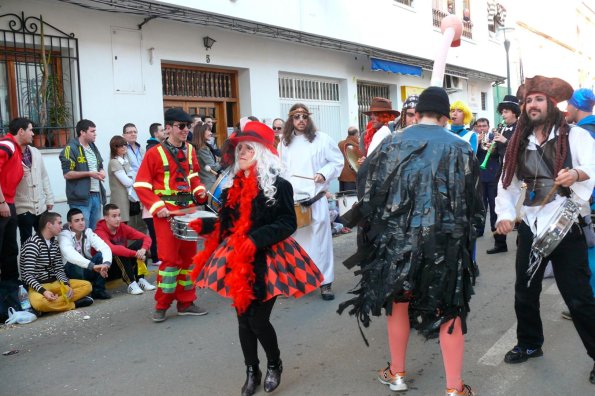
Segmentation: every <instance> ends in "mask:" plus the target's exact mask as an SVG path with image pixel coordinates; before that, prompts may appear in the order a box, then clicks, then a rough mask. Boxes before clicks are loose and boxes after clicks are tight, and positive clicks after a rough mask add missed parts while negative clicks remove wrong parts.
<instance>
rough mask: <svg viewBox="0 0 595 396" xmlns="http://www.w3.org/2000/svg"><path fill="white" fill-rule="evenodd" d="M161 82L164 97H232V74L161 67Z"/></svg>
mask: <svg viewBox="0 0 595 396" xmlns="http://www.w3.org/2000/svg"><path fill="white" fill-rule="evenodd" d="M161 80H162V83H163V96H165V97H171V96H177V97H194V98H232V97H233V92H234V83H233V73H225V72H220V71H207V70H196V69H191V68H184V67H162V68H161Z"/></svg>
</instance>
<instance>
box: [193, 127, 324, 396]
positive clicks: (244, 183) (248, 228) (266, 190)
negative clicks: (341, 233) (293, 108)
mask: <svg viewBox="0 0 595 396" xmlns="http://www.w3.org/2000/svg"><path fill="white" fill-rule="evenodd" d="M274 137H275V134H274V132H273V130H272V129H271V128H269V127H268V126H266V125H265V124H262V123H260V122H254V121H253V122H248V123H247V124H246V125H245V126H244V128H243V130H242V131H239V132H236V133H235V134H234V135H232V136H231V137H230V143H231V144H230V145H229V146H230V147H231V148H233V149H234V154H235V159H234V162H233V168H232V169H233V173H234V174H235V176H234V178H233V180H230V182H229V185H228V186H224V188H225V189H224V190H223V192H222V194H221V202H222V206H221V210H220V212H219V218H218V219H217V220H215V221H213V220H211V221H209V220H207V219H202V220H201V219H198V220H195V221H193V222H192V223H191V224H190V226H191V227H192V228H193V229H194V230H196V232H197V233H199V234H200V235H203V236H205V238H206V241H205V249H204V250H203V251H201V252H199V253H198V254H197V255H196V256H195V257H194V264H195V268H194V271H193V273H192V276H193V277H194V279H196V281H197V285H198V286H199V287H203V288H205V287H209V288H211V289H213V290H215V291H216V292H217V293H219V294H220V295H222V296H224V297H230V298H231V299H232V300H233V306H234V307H235V309H236V311H237V316H238V324H239V335H240V344H241V346H242V352H243V354H244V361H245V363H246V367H247V370H246V374H247V375H246V382H245V383H244V386H243V387H242V395H252V394H254V392H255V391H256V388H257V387H258V386H259V385H260V383H261V380H262V373H261V371H260V369H259V360H258V355H257V348H258V342H260V344H261V345H262V347H263V349H264V350H265V352H266V355H267V361H268V363H267V372H266V375H265V379H264V390H265V391H266V392H271V391H273V390H274V389H275V388H277V387H278V386H279V383H280V381H281V372H282V371H283V366H282V364H281V358H280V351H279V346H278V343H277V335H276V333H275V329H274V328H273V325H272V324H271V322H270V316H271V311H272V309H273V306H274V304H275V300H276V298H277V296H278V295H285V296H295V297H301V296H303V295H305V294H307V293H309V292H311V291H314V290H316V289H317V288H318V287H319V286H320V283H321V282H322V279H323V277H322V275H321V273H320V272H319V271H318V269H317V267H316V265H315V264H314V262H313V261H312V260H311V259H310V257H308V254H307V253H306V252H305V251H304V250H303V249H302V248H301V247H300V245H298V244H297V242H295V241H294V240H293V238H291V237H290V236H291V234H293V233H294V232H295V230H296V228H297V222H296V216H295V210H294V205H293V189H292V187H291V184H290V183H289V182H288V181H286V180H285V179H283V178H281V177H280V176H279V174H280V172H281V163H280V161H279V158H278V156H277V150H276V149H275V148H274V146H273V143H274ZM226 187H227V188H226Z"/></svg>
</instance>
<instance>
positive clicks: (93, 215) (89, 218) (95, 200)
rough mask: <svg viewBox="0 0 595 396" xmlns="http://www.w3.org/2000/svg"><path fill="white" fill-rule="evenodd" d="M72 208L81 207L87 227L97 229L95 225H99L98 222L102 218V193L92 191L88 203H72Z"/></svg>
mask: <svg viewBox="0 0 595 396" xmlns="http://www.w3.org/2000/svg"><path fill="white" fill-rule="evenodd" d="M72 208H77V209H80V210H81V212H83V217H84V218H85V224H87V227H89V228H90V229H92V230H93V231H95V225H97V222H98V221H99V219H101V194H100V193H95V192H90V193H89V201H88V202H87V204H86V205H75V204H71V205H70V209H72Z"/></svg>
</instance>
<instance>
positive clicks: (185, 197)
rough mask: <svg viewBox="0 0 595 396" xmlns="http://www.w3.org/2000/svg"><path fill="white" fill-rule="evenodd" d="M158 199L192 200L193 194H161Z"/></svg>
mask: <svg viewBox="0 0 595 396" xmlns="http://www.w3.org/2000/svg"><path fill="white" fill-rule="evenodd" d="M159 199H161V200H162V201H175V202H189V201H192V202H194V196H193V195H192V194H175V195H161V196H160V197H159Z"/></svg>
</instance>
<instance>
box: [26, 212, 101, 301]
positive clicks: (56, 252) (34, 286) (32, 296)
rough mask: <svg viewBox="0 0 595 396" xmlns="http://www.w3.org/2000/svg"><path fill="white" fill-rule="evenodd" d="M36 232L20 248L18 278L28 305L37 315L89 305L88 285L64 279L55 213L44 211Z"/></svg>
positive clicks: (60, 228)
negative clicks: (27, 290) (26, 294)
mask: <svg viewBox="0 0 595 396" xmlns="http://www.w3.org/2000/svg"><path fill="white" fill-rule="evenodd" d="M39 228H40V232H39V233H36V234H33V236H31V237H30V238H29V239H27V240H26V241H25V243H24V244H23V246H22V249H21V258H20V263H19V265H20V269H21V279H22V280H23V283H24V284H25V285H26V286H27V287H28V289H29V301H30V302H31V306H32V307H33V308H34V309H35V310H37V311H39V312H63V311H69V310H71V309H74V308H81V307H86V306H89V305H91V304H93V299H92V298H91V297H88V295H89V293H91V283H89V282H87V281H85V280H79V279H68V277H67V276H66V273H65V272H64V263H63V262H62V255H61V254H60V247H59V246H58V241H57V239H56V237H57V236H58V234H60V231H61V230H62V218H61V217H60V215H59V214H58V213H54V212H44V213H42V214H41V218H40V220H39Z"/></svg>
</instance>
